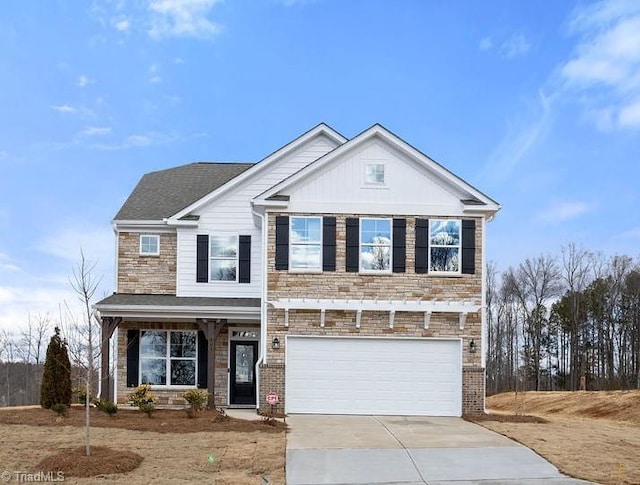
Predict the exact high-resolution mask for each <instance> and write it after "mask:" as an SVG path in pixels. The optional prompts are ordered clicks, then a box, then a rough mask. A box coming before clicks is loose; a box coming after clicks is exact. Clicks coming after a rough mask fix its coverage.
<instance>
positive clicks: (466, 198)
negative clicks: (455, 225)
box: [254, 124, 500, 216]
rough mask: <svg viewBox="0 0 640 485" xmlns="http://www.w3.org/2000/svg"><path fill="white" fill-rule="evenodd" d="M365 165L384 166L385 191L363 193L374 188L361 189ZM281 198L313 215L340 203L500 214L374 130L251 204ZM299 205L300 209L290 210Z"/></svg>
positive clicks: (391, 136) (393, 139) (493, 205)
mask: <svg viewBox="0 0 640 485" xmlns="http://www.w3.org/2000/svg"><path fill="white" fill-rule="evenodd" d="M367 163H387V164H389V167H387V168H388V169H389V171H390V173H389V174H388V180H387V182H389V183H388V184H386V186H384V187H379V188H383V189H387V190H367V189H376V187H366V186H363V184H364V169H365V167H364V165H365V164H367ZM416 172H418V173H416ZM323 179H324V181H323ZM361 189H365V190H361ZM394 191H395V192H394ZM286 198H288V200H290V205H289V207H290V208H292V210H316V209H318V208H319V206H318V204H320V203H328V204H331V203H332V202H333V203H334V204H335V205H336V207H339V206H340V204H342V203H344V202H353V203H354V204H355V203H357V202H360V203H361V204H362V205H363V206H368V207H370V208H371V209H370V210H372V211H374V212H375V211H376V209H375V207H374V206H375V205H376V204H377V205H381V204H388V203H400V202H404V205H405V206H408V205H409V202H410V201H411V202H413V203H414V204H422V205H424V206H425V209H427V207H426V206H432V207H436V206H438V205H443V204H444V205H449V206H450V207H456V208H458V209H457V210H460V211H462V210H465V211H475V212H482V213H486V214H487V215H489V216H491V215H493V214H494V213H495V212H497V211H498V210H499V208H500V206H499V205H498V203H497V202H495V201H494V200H493V199H491V198H490V197H488V196H487V195H485V194H483V193H482V192H480V191H479V190H477V189H476V188H475V187H473V186H471V185H470V184H469V183H467V182H465V181H464V180H463V179H461V178H460V177H458V176H457V175H455V174H453V173H452V172H450V171H449V170H447V169H446V168H444V167H443V166H442V165H440V164H439V163H437V162H436V161H434V160H433V159H431V158H429V157H428V156H426V155H425V154H423V153H422V152H420V151H419V150H417V149H416V148H414V147H413V146H411V145H409V144H408V143H407V142H405V141H404V140H402V139H400V138H399V137H397V136H396V135H394V134H393V133H391V132H390V131H389V130H387V129H386V128H384V127H383V126H381V125H379V124H376V125H373V126H372V127H371V128H369V129H367V130H366V131H364V132H362V133H361V134H359V135H358V136H356V137H355V138H352V139H351V140H349V141H348V142H346V143H344V144H343V145H341V146H339V147H338V148H336V149H335V150H333V151H331V152H329V153H328V154H326V155H325V156H323V157H321V158H319V159H318V160H316V161H315V162H313V163H311V164H309V165H308V166H306V167H305V168H303V169H302V170H300V171H298V172H296V173H295V174H293V175H291V176H290V177H288V178H286V179H284V180H283V181H281V182H280V183H278V184H276V185H274V186H272V187H271V188H269V189H268V190H266V191H265V192H263V193H262V194H260V195H259V196H258V197H256V198H255V199H254V202H255V203H256V204H258V205H262V204H265V205H267V204H269V203H270V202H272V201H273V200H277V199H280V200H283V199H286ZM302 201H304V202H306V204H305V203H301V205H296V203H297V202H302ZM443 201H444V202H443ZM312 202H315V204H313V203H312ZM353 207H356V205H354V206H353ZM327 209H328V210H331V209H334V210H335V207H329V206H327ZM344 209H345V210H347V209H346V207H344ZM443 211H444V209H443Z"/></svg>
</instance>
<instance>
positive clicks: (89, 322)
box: [70, 249, 101, 456]
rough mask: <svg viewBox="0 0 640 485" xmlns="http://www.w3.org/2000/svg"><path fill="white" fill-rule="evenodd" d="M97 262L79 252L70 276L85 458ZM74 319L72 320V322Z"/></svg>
mask: <svg viewBox="0 0 640 485" xmlns="http://www.w3.org/2000/svg"><path fill="white" fill-rule="evenodd" d="M96 264H97V262H95V261H88V260H87V259H86V257H85V255H84V252H83V251H82V249H81V250H80V262H79V263H78V264H77V265H76V266H75V267H74V268H73V271H72V275H71V277H70V283H71V287H72V288H73V290H74V291H75V293H76V295H77V296H78V299H79V300H80V303H81V307H82V313H81V316H80V317H79V318H80V321H75V322H74V323H75V324H74V325H72V326H73V329H72V330H73V331H74V332H73V333H74V337H75V338H76V339H77V342H76V348H75V351H76V352H78V353H77V354H76V355H75V356H74V357H75V360H76V362H77V363H79V364H81V365H82V366H83V367H84V368H85V371H86V372H85V376H84V385H85V389H86V397H85V448H86V454H87V456H90V455H91V426H90V424H91V423H90V421H91V413H90V409H91V407H90V405H91V389H92V388H93V383H94V382H95V381H96V368H97V362H98V359H99V358H100V345H99V338H100V329H99V323H98V322H97V318H95V317H94V315H93V312H92V310H91V302H92V300H93V297H94V295H95V292H96V290H97V289H98V286H99V285H100V281H101V278H96V277H95V276H94V275H93V271H94V270H95V267H96ZM74 320H75V319H72V321H74Z"/></svg>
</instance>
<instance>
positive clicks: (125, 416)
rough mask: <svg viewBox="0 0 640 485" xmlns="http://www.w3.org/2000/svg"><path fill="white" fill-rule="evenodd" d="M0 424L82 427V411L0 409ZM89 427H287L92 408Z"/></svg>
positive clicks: (213, 414)
mask: <svg viewBox="0 0 640 485" xmlns="http://www.w3.org/2000/svg"><path fill="white" fill-rule="evenodd" d="M0 423H2V424H23V425H27V426H85V409H84V407H81V406H72V407H71V408H70V409H69V415H68V417H65V418H60V417H58V415H57V414H56V413H55V412H53V411H51V410H49V409H42V408H28V409H24V408H22V409H10V408H9V409H2V408H0ZM90 424H91V426H92V427H97V428H121V429H129V430H134V431H153V432H156V433H198V432H203V431H223V432H224V431H237V432H247V433H251V432H253V431H263V432H266V433H281V432H284V431H285V430H286V429H287V425H286V424H284V423H282V422H281V421H277V420H269V421H267V420H257V421H247V420H244V419H236V418H231V417H229V416H226V415H224V414H223V413H221V412H220V411H218V410H216V409H207V410H204V411H201V412H199V413H198V415H197V417H195V418H190V417H188V416H187V413H186V411H185V410H180V409H158V410H156V411H154V412H153V414H152V415H151V417H150V418H149V417H147V415H146V414H144V413H142V412H140V411H138V410H135V409H124V410H120V411H118V413H117V414H116V415H115V416H109V415H107V414H105V413H103V412H101V411H99V410H97V409H95V408H92V409H91V422H90Z"/></svg>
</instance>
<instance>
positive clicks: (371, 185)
mask: <svg viewBox="0 0 640 485" xmlns="http://www.w3.org/2000/svg"><path fill="white" fill-rule="evenodd" d="M369 165H381V166H382V182H370V181H368V180H367V167H368V166H369ZM363 171H364V173H363V177H362V178H363V180H364V182H363V187H366V188H369V189H373V188H376V189H380V188H387V167H386V164H385V163H384V162H376V161H370V162H365V163H364V166H363Z"/></svg>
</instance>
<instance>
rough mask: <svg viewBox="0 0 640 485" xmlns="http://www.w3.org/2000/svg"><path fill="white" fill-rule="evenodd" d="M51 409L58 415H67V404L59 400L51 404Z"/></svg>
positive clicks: (64, 416)
mask: <svg viewBox="0 0 640 485" xmlns="http://www.w3.org/2000/svg"><path fill="white" fill-rule="evenodd" d="M51 410H52V411H53V412H55V413H56V414H57V415H58V416H60V417H63V418H66V417H67V416H69V406H67V405H66V404H63V403H61V402H58V403H55V404H54V405H52V406H51Z"/></svg>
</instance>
